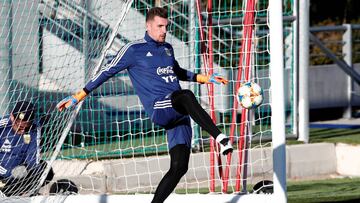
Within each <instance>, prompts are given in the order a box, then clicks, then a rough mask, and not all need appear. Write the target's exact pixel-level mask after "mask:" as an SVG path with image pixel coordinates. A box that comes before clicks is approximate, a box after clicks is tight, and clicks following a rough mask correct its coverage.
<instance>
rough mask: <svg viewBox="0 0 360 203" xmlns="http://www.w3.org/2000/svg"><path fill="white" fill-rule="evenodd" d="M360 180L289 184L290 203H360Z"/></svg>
mask: <svg viewBox="0 0 360 203" xmlns="http://www.w3.org/2000/svg"><path fill="white" fill-rule="evenodd" d="M359 186H360V178H354V179H351V178H341V179H329V180H316V181H296V182H291V181H290V182H289V183H288V187H287V189H288V202H289V203H308V202H309V203H315V202H316V203H320V202H321V203H325V202H343V203H345V202H348V203H350V202H354V203H355V202H360V187H359Z"/></svg>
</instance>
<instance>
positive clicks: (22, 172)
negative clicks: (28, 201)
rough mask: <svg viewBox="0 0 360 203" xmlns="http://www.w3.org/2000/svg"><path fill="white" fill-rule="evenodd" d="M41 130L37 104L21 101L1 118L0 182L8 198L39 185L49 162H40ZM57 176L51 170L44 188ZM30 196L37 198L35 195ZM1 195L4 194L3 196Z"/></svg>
mask: <svg viewBox="0 0 360 203" xmlns="http://www.w3.org/2000/svg"><path fill="white" fill-rule="evenodd" d="M40 128H41V125H40V123H39V121H36V120H35V108H34V105H33V104H31V103H30V102H27V101H20V102H18V103H17V104H16V105H15V108H14V109H13V111H12V112H11V113H10V115H8V116H4V117H3V118H1V119H0V181H1V183H2V186H3V187H2V188H1V192H2V193H3V194H2V195H6V196H14V195H16V196H20V195H23V194H27V193H30V192H31V193H34V192H36V191H32V190H33V189H34V188H36V186H38V184H40V182H39V181H40V177H41V175H42V174H43V172H44V170H45V168H46V167H47V163H46V162H45V161H42V160H40V148H39V145H40V135H41V133H40ZM53 177H54V172H53V170H52V169H51V170H50V171H49V173H48V174H47V177H46V179H45V182H44V184H43V185H45V184H47V183H49V182H50V181H51V180H52V179H53ZM31 193H30V194H27V195H34V194H31ZM0 194H1V193H0Z"/></svg>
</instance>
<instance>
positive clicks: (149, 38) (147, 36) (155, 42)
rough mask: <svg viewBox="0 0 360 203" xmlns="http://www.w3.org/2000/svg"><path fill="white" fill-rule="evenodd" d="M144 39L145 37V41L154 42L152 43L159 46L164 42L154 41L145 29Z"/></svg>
mask: <svg viewBox="0 0 360 203" xmlns="http://www.w3.org/2000/svg"><path fill="white" fill-rule="evenodd" d="M144 39H145V41H146V42H149V43H154V44H156V45H158V46H161V45H163V44H164V43H162V42H157V41H155V40H154V39H153V38H151V37H150V35H149V34H148V33H147V31H146V32H145V37H144Z"/></svg>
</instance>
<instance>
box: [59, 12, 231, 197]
mask: <svg viewBox="0 0 360 203" xmlns="http://www.w3.org/2000/svg"><path fill="white" fill-rule="evenodd" d="M167 13H168V12H167V10H166V9H164V8H159V7H155V8H152V9H150V10H149V11H148V13H147V15H146V30H147V31H146V33H145V37H144V38H143V39H140V40H137V41H133V42H130V43H128V44H126V45H125V46H124V47H122V49H121V50H120V51H119V52H118V53H117V55H116V56H115V57H114V58H113V59H112V60H111V61H110V62H109V63H108V64H107V65H105V66H104V67H102V69H101V70H100V71H99V72H98V73H97V74H96V75H95V76H94V77H93V78H92V79H91V81H90V82H88V83H87V84H86V85H85V87H84V88H83V89H82V90H80V91H79V92H78V93H76V94H75V95H73V96H69V97H67V98H65V99H63V100H62V101H60V102H59V103H58V105H57V108H58V109H59V111H62V110H63V109H64V108H69V107H72V106H74V105H76V104H77V103H78V102H80V101H81V100H83V99H84V98H85V97H86V96H87V95H88V94H89V93H90V92H91V91H93V90H94V89H95V88H97V87H99V86H100V85H101V84H102V83H104V82H105V81H107V80H108V79H109V78H110V77H112V76H114V75H115V74H116V73H118V72H120V71H122V70H125V69H126V70H127V71H128V73H129V76H130V79H131V81H132V84H133V86H134V88H135V90H136V92H137V94H138V96H139V98H140V100H141V102H142V104H143V106H144V108H145V111H146V112H147V114H148V115H149V116H150V119H151V121H152V122H154V123H156V124H158V125H160V126H162V127H164V128H165V129H166V132H167V137H168V146H169V149H170V159H171V163H170V170H169V171H168V172H167V173H166V175H165V176H164V177H163V179H162V180H161V182H160V184H159V186H158V188H157V190H156V192H155V196H154V199H153V202H154V203H155V202H163V201H164V200H165V199H166V198H167V197H168V196H169V195H170V193H171V192H172V191H173V190H174V188H175V187H176V185H177V184H178V182H179V181H180V179H181V177H182V176H183V175H184V174H185V173H186V171H187V170H188V162H189V157H190V148H191V138H192V131H191V125H190V117H191V118H192V119H193V120H194V121H195V122H196V123H198V124H199V125H200V126H201V127H202V128H203V129H205V130H206V131H207V132H209V134H210V135H212V136H213V137H214V138H215V139H216V141H217V142H218V143H220V151H221V153H222V154H223V155H226V154H228V153H229V152H231V151H232V150H233V148H232V146H231V143H230V140H229V138H228V137H227V136H226V135H224V134H222V133H221V132H220V130H219V129H218V128H217V127H216V125H215V124H214V123H213V121H212V120H211V118H210V116H209V115H208V114H207V113H206V111H205V110H204V109H203V108H202V107H201V106H200V104H199V103H198V101H197V100H196V98H195V95H194V94H193V93H192V92H191V91H189V90H182V89H181V87H180V84H179V81H180V80H182V81H194V82H199V83H215V84H221V83H222V84H227V82H228V81H227V80H226V79H224V78H223V77H221V76H219V75H217V74H213V75H202V74H195V73H193V72H190V71H187V70H185V69H182V68H181V67H180V66H179V64H178V62H177V61H176V60H175V57H174V50H173V47H172V46H171V45H170V44H169V43H167V42H165V38H166V32H167V27H168V19H167V18H168V16H167ZM189 116H190V117H189Z"/></svg>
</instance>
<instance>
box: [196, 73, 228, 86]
mask: <svg viewBox="0 0 360 203" xmlns="http://www.w3.org/2000/svg"><path fill="white" fill-rule="evenodd" d="M196 81H197V82H198V83H207V84H208V83H215V84H217V85H219V84H221V83H222V84H224V85H226V84H228V82H229V81H228V80H227V79H225V78H224V77H222V76H221V75H220V74H218V73H214V74H212V75H201V74H197V75H196Z"/></svg>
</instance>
